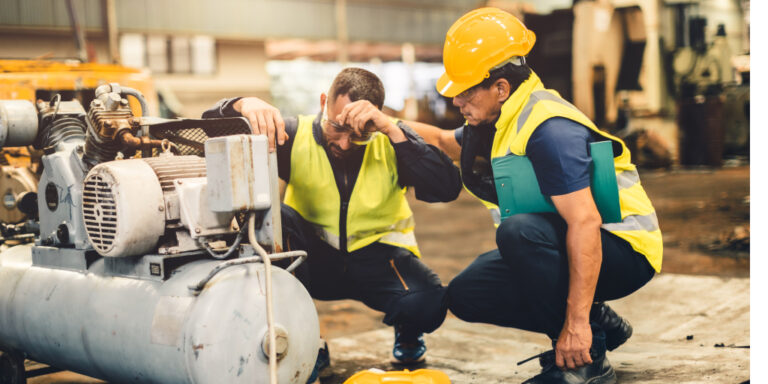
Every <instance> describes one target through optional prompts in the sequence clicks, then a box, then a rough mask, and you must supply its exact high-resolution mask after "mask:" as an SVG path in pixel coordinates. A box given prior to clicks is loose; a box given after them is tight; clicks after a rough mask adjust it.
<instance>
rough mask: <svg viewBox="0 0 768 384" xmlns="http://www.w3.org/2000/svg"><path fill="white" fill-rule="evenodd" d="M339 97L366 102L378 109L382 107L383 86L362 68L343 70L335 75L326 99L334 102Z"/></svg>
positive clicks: (376, 77) (374, 76)
mask: <svg viewBox="0 0 768 384" xmlns="http://www.w3.org/2000/svg"><path fill="white" fill-rule="evenodd" d="M341 95H347V96H349V100H351V101H358V100H368V101H370V102H371V104H373V105H375V106H376V107H377V108H379V109H381V108H382V107H383V106H384V85H383V84H382V83H381V80H379V77H378V76H376V75H375V74H373V72H370V71H366V70H365V69H362V68H344V69H343V70H342V71H341V72H339V74H338V75H336V78H335V79H333V83H332V84H331V89H330V90H329V91H328V99H329V100H331V101H334V102H335V101H336V98H338V97H339V96H341Z"/></svg>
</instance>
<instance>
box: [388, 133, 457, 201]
mask: <svg viewBox="0 0 768 384" xmlns="http://www.w3.org/2000/svg"><path fill="white" fill-rule="evenodd" d="M397 126H398V127H400V129H402V130H403V134H405V137H406V139H407V140H405V141H403V142H401V143H393V144H392V147H394V149H395V156H396V157H397V173H398V179H399V180H398V183H399V184H400V186H401V187H408V186H412V187H413V188H414V190H415V195H416V198H417V199H419V200H422V201H426V202H449V201H453V200H455V199H456V198H457V197H458V196H459V193H460V192H461V175H460V173H459V169H458V168H456V166H455V165H453V161H452V160H451V159H450V158H449V157H448V156H447V155H446V154H445V153H443V151H441V150H439V149H437V148H436V147H435V146H433V145H429V144H427V143H425V142H424V139H422V138H421V136H419V135H418V134H417V133H416V132H415V131H414V130H413V129H411V127H409V126H408V125H406V124H405V123H404V122H402V121H399V122H398V123H397Z"/></svg>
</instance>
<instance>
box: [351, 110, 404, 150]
mask: <svg viewBox="0 0 768 384" xmlns="http://www.w3.org/2000/svg"><path fill="white" fill-rule="evenodd" d="M336 121H338V122H339V123H340V124H343V125H347V126H349V127H351V128H352V129H353V130H354V135H352V136H353V137H357V138H361V139H363V141H364V140H365V139H366V138H369V137H370V135H371V133H372V132H375V131H378V132H381V133H383V134H385V135H387V136H389V139H390V140H391V141H392V142H393V143H400V142H403V141H405V140H406V137H405V134H404V133H403V131H402V130H401V129H400V128H399V127H398V126H397V124H395V123H394V122H393V121H392V120H391V119H390V118H389V116H387V115H385V114H384V112H382V111H381V110H380V109H378V108H376V106H375V105H373V104H371V102H370V101H368V100H358V101H353V102H351V103H349V104H347V105H345V106H344V108H343V109H342V110H341V113H340V114H339V115H338V116H337V118H336Z"/></svg>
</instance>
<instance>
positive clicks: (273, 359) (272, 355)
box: [248, 212, 277, 384]
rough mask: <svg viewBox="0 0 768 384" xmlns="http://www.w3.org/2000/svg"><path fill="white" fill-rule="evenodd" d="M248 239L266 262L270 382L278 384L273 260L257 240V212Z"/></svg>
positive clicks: (250, 225)
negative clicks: (273, 305) (273, 300)
mask: <svg viewBox="0 0 768 384" xmlns="http://www.w3.org/2000/svg"><path fill="white" fill-rule="evenodd" d="M248 241H249V242H250V243H251V246H252V247H253V248H254V249H255V250H256V253H258V254H259V256H261V259H262V261H263V262H264V271H265V272H264V274H265V279H266V281H265V283H264V285H265V286H266V296H267V332H268V335H269V336H268V337H269V343H268V345H269V348H268V349H269V351H267V355H268V356H269V382H270V384H277V348H276V346H277V337H276V336H275V325H274V321H273V320H274V318H273V315H272V260H270V259H269V255H268V254H267V252H266V251H265V250H264V248H262V247H261V245H259V242H258V241H257V240H256V213H253V212H252V213H251V214H250V215H249V216H248Z"/></svg>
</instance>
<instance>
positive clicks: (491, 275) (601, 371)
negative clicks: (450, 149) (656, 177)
mask: <svg viewBox="0 0 768 384" xmlns="http://www.w3.org/2000/svg"><path fill="white" fill-rule="evenodd" d="M540 33H542V32H540ZM535 43H536V35H535V34H534V33H533V31H531V30H529V29H527V28H526V27H525V25H524V24H523V23H522V22H521V21H520V20H518V19H517V18H516V17H515V16H513V15H511V14H509V13H507V12H504V11H502V10H499V9H496V8H481V9H476V10H474V11H471V12H469V13H467V14H466V15H464V16H462V17H461V18H460V19H459V20H457V21H456V22H455V23H454V24H453V26H451V28H450V29H449V30H448V33H447V34H446V39H445V46H444V51H443V64H444V67H445V74H443V75H442V76H441V77H440V79H439V80H438V82H437V86H436V88H437V90H438V92H440V93H441V94H442V95H444V96H447V97H452V98H453V104H454V105H455V106H457V107H458V108H459V109H460V111H461V113H462V115H463V116H464V118H465V119H466V123H465V125H464V126H463V127H461V128H459V131H458V132H448V133H446V134H445V135H449V136H452V137H455V139H454V142H453V143H454V144H453V145H459V146H461V154H460V157H461V161H460V165H461V168H462V172H461V173H462V181H463V182H464V184H465V187H467V189H469V190H470V192H472V194H474V195H475V196H477V197H478V198H480V199H481V200H483V201H484V202H485V203H486V205H489V206H492V207H498V209H499V211H498V212H499V215H500V225H499V227H498V229H497V232H496V243H497V245H498V249H496V250H493V251H491V252H487V253H484V254H482V255H480V256H478V258H477V259H476V260H475V261H474V262H473V263H472V264H471V265H470V266H469V267H467V268H466V269H465V270H464V271H462V272H461V273H460V274H459V275H458V276H457V277H456V278H455V279H454V280H453V281H452V282H451V283H450V285H449V289H448V300H449V309H450V310H451V311H452V312H453V313H454V314H455V315H456V316H458V317H459V318H461V319H464V320H466V321H471V322H483V323H491V324H496V325H500V326H505V327H514V328H520V329H524V330H528V331H533V332H539V333H544V334H546V335H548V336H549V337H550V338H551V339H552V345H553V350H552V351H549V352H547V353H544V354H542V355H541V356H539V359H540V362H541V364H542V367H543V370H542V372H541V373H540V374H539V375H537V376H535V377H533V378H531V379H530V380H529V381H527V383H587V382H590V383H592V382H600V383H613V382H616V375H615V372H614V370H613V368H612V367H611V366H610V364H609V362H608V359H607V358H606V350H612V349H614V348H616V347H618V346H619V345H621V344H623V343H624V342H625V341H626V340H627V339H628V338H629V337H630V336H631V334H632V327H631V326H630V325H629V323H628V322H627V321H626V320H625V319H623V318H622V317H620V316H619V315H617V314H616V313H615V312H614V311H613V310H611V308H609V307H608V306H607V305H605V304H604V303H603V302H604V301H606V300H614V299H618V298H620V297H624V296H627V295H629V294H630V293H632V292H634V291H636V290H637V289H639V288H640V287H642V286H643V285H645V284H646V283H647V282H648V281H649V280H650V279H651V278H652V277H653V276H654V274H655V273H656V272H657V271H659V270H660V269H661V259H662V241H661V232H660V229H659V225H658V220H657V219H656V213H655V211H654V208H653V206H652V204H651V202H650V200H649V199H648V197H647V196H646V194H645V191H644V190H643V187H642V185H641V184H640V178H639V175H638V172H637V170H636V168H635V166H634V165H633V164H632V162H631V158H630V153H629V150H628V149H627V147H626V146H625V145H624V143H623V142H622V141H621V140H620V139H618V138H616V137H614V136H611V135H609V134H608V133H606V132H603V131H601V130H599V129H598V128H597V127H596V126H595V124H594V123H593V122H592V121H590V120H589V119H588V118H587V117H586V116H585V115H584V114H583V113H582V112H580V111H579V110H578V109H577V108H576V107H574V106H573V105H571V104H570V103H569V102H567V101H566V100H564V99H563V98H561V97H560V95H559V94H558V93H557V92H556V91H553V90H549V89H546V88H544V85H543V84H542V81H541V80H540V79H539V78H538V76H537V75H536V74H535V73H534V72H533V71H532V70H531V68H530V67H528V65H527V63H526V59H525V57H526V56H527V55H528V54H529V53H530V52H531V50H532V48H534V44H535ZM448 141H449V142H450V140H448ZM478 158H484V159H486V162H484V163H483V164H487V165H485V167H484V169H483V167H477V166H476V165H477V164H476V161H475V159H478ZM478 169H479V170H478Z"/></svg>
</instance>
